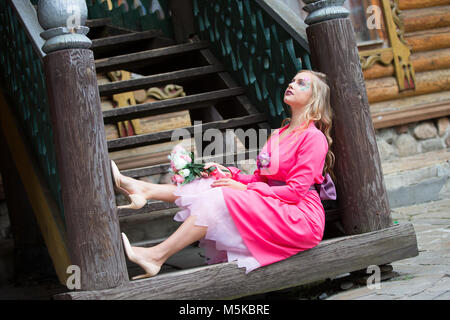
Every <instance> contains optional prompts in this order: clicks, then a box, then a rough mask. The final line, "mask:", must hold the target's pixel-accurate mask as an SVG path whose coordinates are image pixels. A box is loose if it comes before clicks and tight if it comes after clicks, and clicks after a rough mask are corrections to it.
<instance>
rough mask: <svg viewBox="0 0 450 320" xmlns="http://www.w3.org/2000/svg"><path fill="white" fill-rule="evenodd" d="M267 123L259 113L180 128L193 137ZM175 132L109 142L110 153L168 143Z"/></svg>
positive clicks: (264, 117) (143, 135)
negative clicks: (197, 134)
mask: <svg viewBox="0 0 450 320" xmlns="http://www.w3.org/2000/svg"><path fill="white" fill-rule="evenodd" d="M265 121H267V118H266V115H265V114H263V113H258V114H252V115H248V116H243V117H238V118H232V119H225V120H221V121H213V122H208V123H204V124H202V125H196V126H191V127H186V128H180V129H184V130H186V131H187V132H189V134H191V135H193V134H194V130H195V132H196V131H197V130H200V131H201V132H203V131H206V130H208V129H219V130H224V129H231V128H239V127H245V126H250V125H256V124H257V123H259V122H265ZM180 129H178V130H180ZM173 131H174V130H167V131H162V132H157V133H149V134H142V135H137V136H131V137H125V138H119V139H114V140H109V141H108V150H109V151H118V150H124V149H128V148H135V147H140V146H144V145H149V144H155V143H161V142H168V141H171V137H172V133H173Z"/></svg>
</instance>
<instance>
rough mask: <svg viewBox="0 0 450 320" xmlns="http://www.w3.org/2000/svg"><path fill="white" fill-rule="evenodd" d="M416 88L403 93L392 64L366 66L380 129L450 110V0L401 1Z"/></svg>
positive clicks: (368, 83)
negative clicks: (399, 88) (399, 87)
mask: <svg viewBox="0 0 450 320" xmlns="http://www.w3.org/2000/svg"><path fill="white" fill-rule="evenodd" d="M399 9H400V10H401V13H400V19H401V20H402V22H403V25H404V30H405V33H404V39H405V40H406V42H407V44H408V45H409V46H410V47H411V53H412V54H411V62H412V65H413V68H414V70H415V74H416V88H415V90H405V91H401V92H399V90H398V85H397V82H396V79H395V75H394V67H393V65H389V66H382V65H380V64H375V65H374V66H372V67H371V68H369V69H366V70H365V71H364V77H365V80H366V88H367V95H368V98H369V103H370V108H371V112H372V119H373V123H374V127H375V128H376V129H379V128H385V127H392V126H397V125H402V124H407V123H411V122H416V121H421V120H427V119H433V118H438V117H443V116H447V115H449V114H450V95H449V92H450V81H449V79H450V1H448V0H439V1H410V0H404V1H399Z"/></svg>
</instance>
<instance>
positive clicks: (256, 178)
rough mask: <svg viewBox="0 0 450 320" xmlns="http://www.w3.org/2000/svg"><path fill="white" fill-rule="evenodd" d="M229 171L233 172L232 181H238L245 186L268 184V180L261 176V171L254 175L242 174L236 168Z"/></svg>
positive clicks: (229, 168)
mask: <svg viewBox="0 0 450 320" xmlns="http://www.w3.org/2000/svg"><path fill="white" fill-rule="evenodd" d="M227 169H228V170H230V171H231V174H232V177H231V179H233V180H236V181H238V182H240V183H243V184H249V183H252V182H264V183H265V182H267V178H266V177H265V176H262V175H261V172H260V170H259V169H256V170H255V171H254V172H253V174H244V173H240V172H241V170H240V169H239V168H236V167H227Z"/></svg>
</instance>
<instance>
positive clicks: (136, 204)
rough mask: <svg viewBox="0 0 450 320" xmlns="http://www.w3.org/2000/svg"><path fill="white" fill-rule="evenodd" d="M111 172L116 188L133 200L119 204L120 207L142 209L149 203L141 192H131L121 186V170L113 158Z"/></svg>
mask: <svg viewBox="0 0 450 320" xmlns="http://www.w3.org/2000/svg"><path fill="white" fill-rule="evenodd" d="M111 172H112V177H113V182H114V189H116V190H117V191H118V192H120V193H121V194H123V195H124V196H125V197H127V198H128V200H129V201H130V202H131V203H130V204H127V205H124V206H119V207H118V208H119V209H135V210H137V209H140V208H142V207H143V206H145V205H146V204H147V199H145V198H144V197H143V196H142V195H140V194H136V193H134V194H130V193H129V192H128V191H127V190H125V189H124V188H122V187H121V186H120V171H119V168H117V165H116V163H115V162H114V161H112V160H111Z"/></svg>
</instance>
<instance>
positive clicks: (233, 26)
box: [193, 0, 311, 127]
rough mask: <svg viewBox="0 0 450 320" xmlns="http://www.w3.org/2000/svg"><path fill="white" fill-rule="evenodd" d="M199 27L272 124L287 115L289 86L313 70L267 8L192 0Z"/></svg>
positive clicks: (239, 0) (241, 1) (229, 0)
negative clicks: (299, 75)
mask: <svg viewBox="0 0 450 320" xmlns="http://www.w3.org/2000/svg"><path fill="white" fill-rule="evenodd" d="M193 6H194V17H195V22H196V29H197V32H198V34H199V36H200V38H201V39H203V40H208V41H210V42H211V44H212V45H211V50H212V51H213V52H214V54H216V55H217V56H219V57H220V60H221V61H222V62H223V63H224V64H225V65H226V67H227V69H228V70H229V71H230V72H231V73H232V74H233V76H234V77H235V79H236V80H237V81H238V82H239V84H240V85H242V86H246V87H247V88H248V89H249V90H248V94H249V98H250V100H251V101H252V103H254V104H255V105H256V106H257V107H258V108H259V110H260V111H261V112H264V113H265V114H266V115H267V116H268V119H269V122H270V125H271V126H272V127H279V125H280V123H281V121H282V120H283V119H284V118H285V117H286V116H288V113H289V110H288V107H287V106H286V105H285V104H284V102H283V95H284V91H285V89H286V87H287V85H288V83H289V81H290V80H291V79H292V77H293V76H294V75H295V73H296V72H297V71H299V70H302V69H311V63H310V59H309V55H308V52H307V50H306V49H305V48H303V47H302V44H300V43H298V42H297V41H296V40H294V39H293V38H292V37H291V36H290V35H289V33H288V32H287V31H286V30H285V29H284V28H283V27H282V26H281V25H280V23H278V22H277V21H276V19H274V18H273V17H272V16H271V15H270V14H269V13H268V12H266V11H265V9H263V8H262V7H261V6H260V5H259V4H258V3H256V2H255V1H250V0H217V1H208V0H193Z"/></svg>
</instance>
